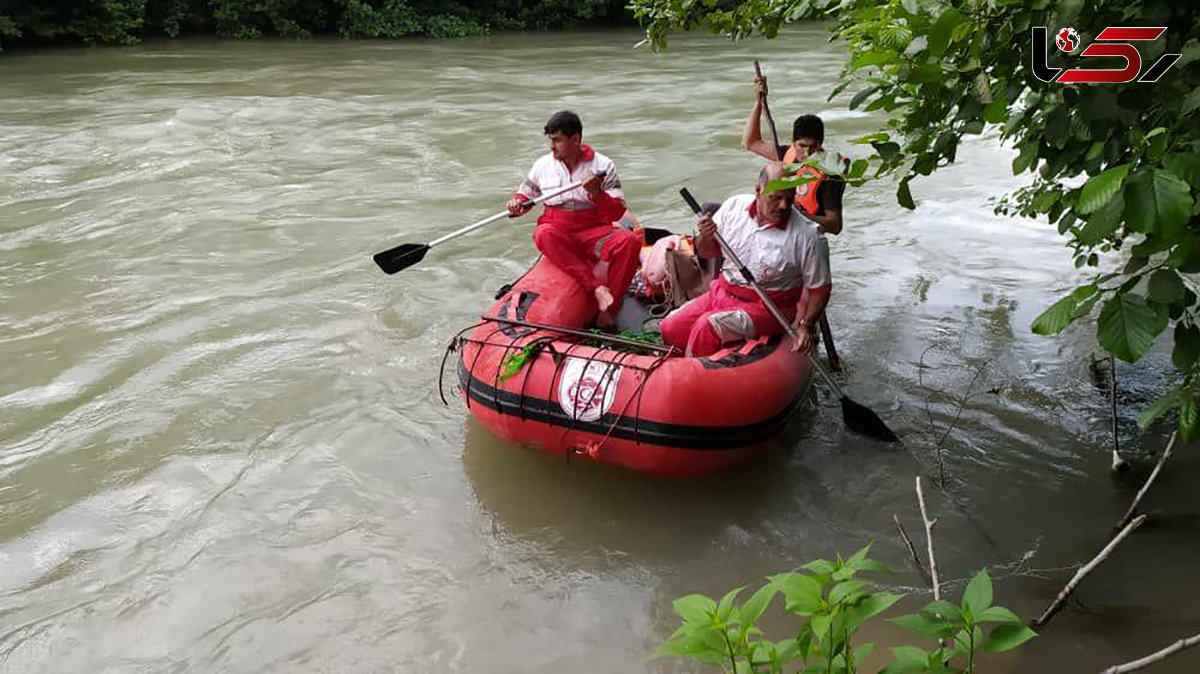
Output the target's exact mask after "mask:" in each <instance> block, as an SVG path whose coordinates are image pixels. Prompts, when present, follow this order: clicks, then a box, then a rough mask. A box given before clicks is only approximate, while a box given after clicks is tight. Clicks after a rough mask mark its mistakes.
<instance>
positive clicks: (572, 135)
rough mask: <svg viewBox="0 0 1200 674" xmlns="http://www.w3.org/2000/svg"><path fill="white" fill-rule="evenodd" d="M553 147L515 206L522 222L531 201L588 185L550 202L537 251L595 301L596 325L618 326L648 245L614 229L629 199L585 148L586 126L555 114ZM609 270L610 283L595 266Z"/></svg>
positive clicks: (548, 129) (608, 164)
mask: <svg viewBox="0 0 1200 674" xmlns="http://www.w3.org/2000/svg"><path fill="white" fill-rule="evenodd" d="M542 131H543V133H545V134H546V137H547V138H548V139H549V140H550V154H547V155H544V156H542V157H541V158H539V159H538V160H537V161H536V162H534V164H533V168H531V169H530V170H529V175H528V177H526V179H525V181H524V182H522V183H521V186H520V187H518V188H517V192H516V194H515V195H514V196H513V198H512V199H511V200H509V202H508V210H509V213H511V214H512V215H513V217H516V216H518V215H521V214H522V213H524V212H526V211H528V210H529V208H531V206H530V205H529V202H530V201H532V200H533V199H536V198H537V197H539V196H541V195H542V194H543V193H545V192H552V191H555V190H557V189H559V188H562V187H565V186H567V185H569V184H570V183H572V182H575V181H580V182H582V183H583V185H582V186H581V187H579V188H576V189H574V190H571V191H570V192H566V193H564V194H561V195H559V196H556V197H554V198H552V199H548V200H547V201H545V202H544V203H545V205H546V208H545V210H544V211H543V212H542V215H541V217H539V218H538V224H537V229H535V230H534V232H533V242H534V244H535V245H537V248H538V250H540V251H542V254H543V255H545V256H546V258H547V259H548V260H550V261H551V262H553V263H554V264H555V266H557V267H558V268H559V269H562V270H563V271H565V272H566V273H567V274H569V275H570V276H571V277H572V278H574V279H575V280H576V281H577V282H578V283H579V285H580V286H582V287H583V288H584V289H585V290H587V291H588V292H589V293H591V294H592V296H593V297H595V298H596V305H597V306H598V308H599V309H600V313H599V315H598V316H597V317H596V323H597V325H599V326H600V327H609V326H611V325H612V324H613V320H614V318H613V317H614V316H616V313H617V310H618V309H619V308H620V306H621V299H622V298H623V297H624V296H625V292H626V290H628V288H629V282H630V281H631V280H632V279H633V274H634V272H636V271H637V267H638V252H639V250H640V249H641V242H640V241H638V237H637V236H636V235H635V234H634V233H633V232H631V231H629V230H627V229H624V228H622V227H619V226H616V225H614V224H613V223H614V222H616V221H618V220H620V218H621V216H622V215H623V214H624V213H625V195H624V193H622V192H621V181H620V179H619V178H618V177H617V169H616V167H615V166H614V165H613V162H612V160H611V159H609V158H608V157H606V156H604V155H602V154H600V153H599V152H596V151H595V150H594V149H592V147H591V146H590V145H588V144H587V143H584V142H583V123H582V122H580V120H579V116H578V115H576V114H575V113H573V112H570V111H568V110H563V111H562V112H556V113H554V116H553V117H551V118H550V121H548V122H546V126H545V128H544V129H543V130H542ZM600 261H604V262H607V263H608V271H607V273H606V274H605V277H604V278H603V279H599V278H597V277H596V274H595V271H594V270H595V267H596V263H597V262H600Z"/></svg>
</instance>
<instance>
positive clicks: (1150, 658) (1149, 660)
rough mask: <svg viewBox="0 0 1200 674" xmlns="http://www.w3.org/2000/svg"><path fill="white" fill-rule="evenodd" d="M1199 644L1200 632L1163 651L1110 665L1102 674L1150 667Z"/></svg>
mask: <svg viewBox="0 0 1200 674" xmlns="http://www.w3.org/2000/svg"><path fill="white" fill-rule="evenodd" d="M1197 644H1200V634H1196V635H1193V636H1190V637H1188V638H1186V639H1180V640H1179V641H1176V642H1175V643H1173V644H1171V645H1170V646H1167V647H1166V648H1164V649H1162V650H1161V651H1158V652H1156V653H1151V654H1150V655H1147V656H1146V657H1144V658H1139V659H1137V660H1134V661H1132V662H1126V663H1125V664H1123V665H1116V666H1113V667H1109V668H1108V669H1106V670H1104V671H1103V672H1101V673H1100V674H1124V673H1125V672H1132V671H1135V670H1138V669H1141V668H1143V667H1148V666H1150V665H1153V664H1154V663H1156V662H1159V661H1161V660H1165V659H1167V658H1168V657H1170V656H1172V655H1175V654H1176V653H1178V652H1179V651H1182V650H1185V649H1188V648H1191V647H1192V646H1195V645H1197Z"/></svg>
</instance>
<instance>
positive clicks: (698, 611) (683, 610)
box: [671, 594, 717, 623]
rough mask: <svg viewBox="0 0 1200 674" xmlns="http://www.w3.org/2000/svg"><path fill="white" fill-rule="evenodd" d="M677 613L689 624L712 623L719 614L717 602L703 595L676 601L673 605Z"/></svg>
mask: <svg viewBox="0 0 1200 674" xmlns="http://www.w3.org/2000/svg"><path fill="white" fill-rule="evenodd" d="M671 606H673V607H674V608H675V612H676V613H678V614H679V616H680V617H682V618H683V619H684V621H685V622H689V623H707V622H711V621H712V619H713V616H714V615H716V613H717V602H715V601H713V600H712V599H709V598H708V597H705V596H704V595H702V594H689V595H687V596H686V597H680V598H679V599H676V600H675V602H674V603H673V604H671Z"/></svg>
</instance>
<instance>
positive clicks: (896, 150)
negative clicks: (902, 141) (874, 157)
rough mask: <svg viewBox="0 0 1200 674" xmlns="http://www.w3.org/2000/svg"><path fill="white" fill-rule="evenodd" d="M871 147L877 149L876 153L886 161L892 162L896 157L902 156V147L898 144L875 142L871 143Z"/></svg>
mask: <svg viewBox="0 0 1200 674" xmlns="http://www.w3.org/2000/svg"><path fill="white" fill-rule="evenodd" d="M871 147H873V148H875V151H876V152H878V153H879V156H880V157H882V158H883V160H884V161H892V160H893V159H895V158H896V157H898V156H900V145H899V144H897V143H893V142H890V141H889V142H886V143H874V142H873V143H871Z"/></svg>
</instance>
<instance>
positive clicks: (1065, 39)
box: [1030, 26, 1182, 84]
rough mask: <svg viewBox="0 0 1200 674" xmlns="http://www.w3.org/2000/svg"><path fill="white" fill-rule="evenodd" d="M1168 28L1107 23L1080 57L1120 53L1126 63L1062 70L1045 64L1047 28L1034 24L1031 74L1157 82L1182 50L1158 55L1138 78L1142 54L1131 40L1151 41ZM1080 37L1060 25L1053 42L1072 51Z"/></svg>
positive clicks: (1098, 80) (1049, 79)
mask: <svg viewBox="0 0 1200 674" xmlns="http://www.w3.org/2000/svg"><path fill="white" fill-rule="evenodd" d="M1166 31H1167V29H1166V27H1165V26H1155V27H1146V26H1136V27H1121V26H1109V27H1108V28H1105V29H1104V30H1102V31H1100V34H1099V35H1097V36H1096V41H1095V42H1093V43H1092V44H1089V45H1088V46H1087V47H1086V48H1085V49H1084V50H1083V51H1082V52H1080V53H1079V55H1080V56H1082V57H1088V56H1120V57H1121V58H1123V59H1125V67H1124V68H1120V69H1095V68H1091V69H1084V68H1075V69H1071V70H1064V69H1063V68H1051V67H1049V65H1048V64H1047V59H1046V51H1047V48H1048V45H1047V36H1048V31H1047V30H1046V27H1045V26H1034V27H1033V28H1031V29H1030V33H1031V34H1032V40H1031V43H1032V44H1031V45H1030V47H1031V50H1032V59H1031V61H1030V63H1031V65H1032V67H1033V75H1034V77H1036V78H1038V79H1039V80H1041V81H1043V82H1067V83H1091V84H1103V83H1114V84H1116V83H1122V82H1132V81H1134V80H1137V81H1138V82H1157V81H1158V79H1159V78H1160V77H1162V76H1163V73H1165V72H1167V69H1169V68H1170V67H1171V66H1173V65H1175V62H1176V61H1178V60H1179V58H1180V56H1182V55H1181V54H1163V55H1162V56H1160V57H1159V59H1158V60H1157V61H1155V62H1154V65H1152V66H1150V68H1149V69H1148V70H1147V71H1146V72H1145V73H1142V76H1141V77H1140V78H1139V77H1138V74H1139V73H1141V72H1142V55H1141V53H1140V52H1138V50H1137V47H1135V46H1133V45H1132V44H1130V42H1137V41H1144V42H1152V41H1154V40H1157V39H1158V38H1160V37H1162V34H1163V33H1165V32H1166ZM1080 43H1081V40H1080V38H1079V33H1077V32H1076V31H1075V29H1074V28H1062V29H1060V30H1059V31H1058V32H1057V33H1055V34H1054V44H1056V45H1057V46H1058V48H1059V50H1061V51H1063V52H1065V53H1068V54H1070V53H1072V52H1074V51H1075V50H1076V49H1078V48H1079V45H1080Z"/></svg>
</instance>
